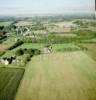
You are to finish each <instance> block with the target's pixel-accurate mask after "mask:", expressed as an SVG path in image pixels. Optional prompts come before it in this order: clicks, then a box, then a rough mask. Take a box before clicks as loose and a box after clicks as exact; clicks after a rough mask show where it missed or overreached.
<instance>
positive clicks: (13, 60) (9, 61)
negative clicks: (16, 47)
mask: <svg viewBox="0 0 96 100" xmlns="http://www.w3.org/2000/svg"><path fill="white" fill-rule="evenodd" d="M15 61H16V56H11V57H10V58H8V57H4V58H1V62H2V63H4V64H5V65H9V64H11V63H13V62H15Z"/></svg>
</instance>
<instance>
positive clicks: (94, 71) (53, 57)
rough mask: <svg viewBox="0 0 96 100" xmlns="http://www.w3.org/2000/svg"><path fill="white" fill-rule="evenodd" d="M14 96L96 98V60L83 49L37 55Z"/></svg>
mask: <svg viewBox="0 0 96 100" xmlns="http://www.w3.org/2000/svg"><path fill="white" fill-rule="evenodd" d="M15 100H96V62H95V61H94V60H92V59H91V58H90V57H89V56H87V55H86V54H85V53H83V52H81V51H77V52H66V53H52V54H47V55H39V56H35V57H33V58H32V60H31V62H30V63H29V64H28V65H27V69H26V72H25V75H24V78H23V80H22V83H21V85H20V88H19V90H18V92H17V95H16V98H15Z"/></svg>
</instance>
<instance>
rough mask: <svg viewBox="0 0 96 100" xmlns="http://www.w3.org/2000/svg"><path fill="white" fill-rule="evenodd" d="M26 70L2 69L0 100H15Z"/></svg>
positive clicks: (0, 70)
mask: <svg viewBox="0 0 96 100" xmlns="http://www.w3.org/2000/svg"><path fill="white" fill-rule="evenodd" d="M23 73H24V69H12V68H0V100H13V98H14V96H15V93H16V91H17V88H18V85H19V83H20V80H21V78H22V76H23Z"/></svg>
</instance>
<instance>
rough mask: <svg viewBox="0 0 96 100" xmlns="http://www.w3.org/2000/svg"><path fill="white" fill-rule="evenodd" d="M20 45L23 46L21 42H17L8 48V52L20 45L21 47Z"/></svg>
mask: <svg viewBox="0 0 96 100" xmlns="http://www.w3.org/2000/svg"><path fill="white" fill-rule="evenodd" d="M22 44H23V42H22V41H17V42H16V43H15V44H14V45H13V46H11V47H10V48H9V50H12V49H14V48H16V47H18V46H20V45H22Z"/></svg>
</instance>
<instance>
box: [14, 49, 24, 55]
mask: <svg viewBox="0 0 96 100" xmlns="http://www.w3.org/2000/svg"><path fill="white" fill-rule="evenodd" d="M23 54H24V51H23V50H22V49H19V50H17V51H16V55H17V56H21V55H23Z"/></svg>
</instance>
